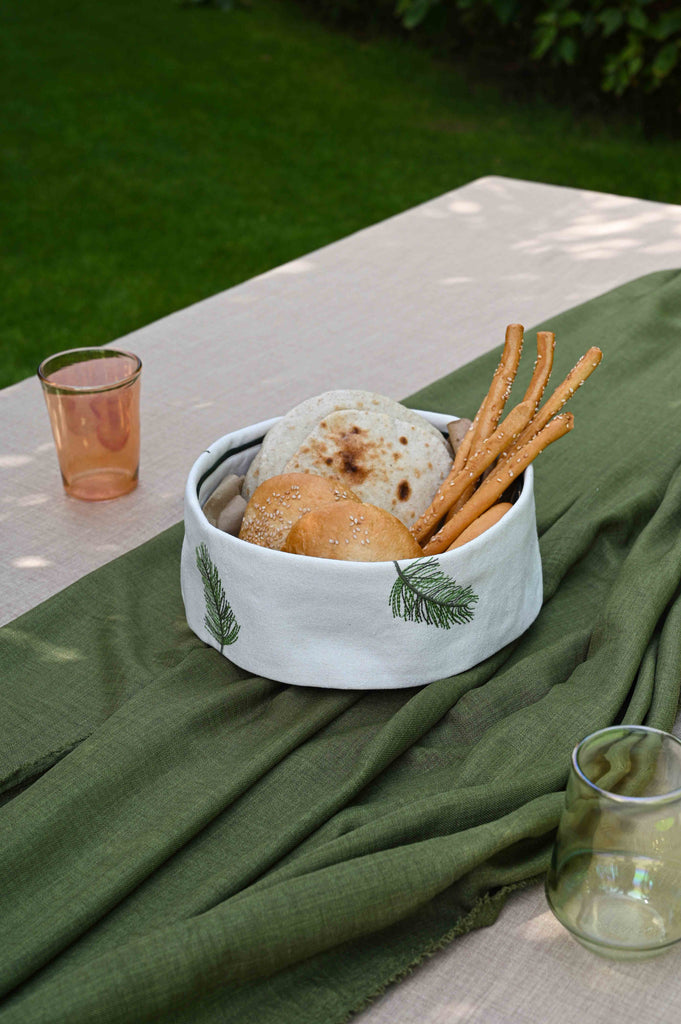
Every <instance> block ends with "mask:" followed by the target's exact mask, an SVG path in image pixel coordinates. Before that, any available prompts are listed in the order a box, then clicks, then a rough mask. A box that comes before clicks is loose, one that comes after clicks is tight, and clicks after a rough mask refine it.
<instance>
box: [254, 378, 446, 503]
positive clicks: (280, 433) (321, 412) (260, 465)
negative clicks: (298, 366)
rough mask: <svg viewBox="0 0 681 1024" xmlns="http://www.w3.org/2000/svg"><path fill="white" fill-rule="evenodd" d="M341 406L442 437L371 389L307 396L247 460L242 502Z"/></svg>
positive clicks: (420, 420)
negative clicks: (404, 422) (383, 417)
mask: <svg viewBox="0 0 681 1024" xmlns="http://www.w3.org/2000/svg"><path fill="white" fill-rule="evenodd" d="M342 409H362V410H367V411H371V412H377V413H383V414H384V415H386V416H391V417H392V418H393V419H399V420H403V421H406V422H407V423H414V424H416V425H417V426H421V427H423V429H424V430H426V431H427V432H428V433H429V434H430V435H432V436H434V437H437V438H438V439H440V440H441V439H442V435H441V434H440V431H439V430H438V429H437V427H434V426H433V425H432V423H429V422H428V420H426V419H424V418H423V416H421V415H420V414H419V413H417V412H413V411H412V410H411V409H407V407H406V406H404V405H400V403H399V402H395V401H393V399H392V398H387V397H386V396H385V395H378V394H376V393H375V392H373V391H353V390H348V389H345V390H338V391H324V392H323V393H322V394H321V395H315V396H313V397H312V398H307V399H306V400H305V401H304V402H301V403H300V404H299V405H296V406H294V408H293V409H291V411H290V412H288V413H287V414H286V415H285V416H283V417H282V418H281V419H280V420H279V422H278V423H275V425H274V426H273V427H272V428H271V429H270V430H268V432H267V435H266V437H265V440H264V441H263V444H262V447H261V448H260V451H259V452H258V453H257V455H256V456H255V458H254V459H253V462H252V463H251V465H250V467H249V469H248V472H247V473H246V479H245V480H244V485H243V488H242V491H241V493H242V494H243V496H244V498H245V499H246V501H249V500H250V499H251V497H252V496H253V492H254V491H255V489H256V487H257V486H258V485H259V484H261V483H262V482H263V480H268V479H269V477H271V476H277V475H278V474H279V473H283V472H284V467H285V465H286V463H287V462H288V460H289V459H290V458H291V456H292V455H293V453H294V452H295V451H297V450H298V448H299V447H300V445H301V444H302V443H303V441H304V440H305V438H306V437H307V436H308V435H309V434H310V433H311V432H312V431H313V430H314V428H315V427H316V426H317V424H318V423H319V421H320V420H322V419H323V418H324V417H325V416H327V415H328V414H329V413H331V412H338V411H340V410H342Z"/></svg>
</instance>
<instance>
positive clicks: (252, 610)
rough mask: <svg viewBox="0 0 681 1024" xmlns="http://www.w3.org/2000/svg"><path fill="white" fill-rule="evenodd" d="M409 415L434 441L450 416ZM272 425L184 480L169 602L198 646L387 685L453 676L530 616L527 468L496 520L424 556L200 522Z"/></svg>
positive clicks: (537, 576)
mask: <svg viewBox="0 0 681 1024" xmlns="http://www.w3.org/2000/svg"><path fill="white" fill-rule="evenodd" d="M421 415H423V416H424V417H425V418H426V419H428V420H429V421H430V422H431V423H433V424H434V425H435V426H436V427H438V428H439V429H441V430H442V432H443V433H445V434H446V430H447V423H449V422H451V420H452V419H453V418H454V417H452V416H443V415H440V414H437V413H430V412H422V413H421ZM277 419H278V418H275V419H271V420H267V421H264V422H262V423H256V424H254V425H252V426H249V427H245V428H244V429H243V430H237V431H235V432H234V433H232V434H227V435H226V436H225V437H222V438H220V440H218V441H216V442H215V443H214V444H212V445H211V446H210V448H209V449H208V450H207V451H205V452H204V453H203V454H202V455H201V456H200V457H199V458H198V459H197V460H196V462H195V463H194V465H193V467H192V469H191V472H190V473H189V477H188V480H187V486H186V491H185V511H184V524H185V536H184V542H183V546H182V568H181V583H182V597H183V600H184V605H185V611H186V615H187V622H188V623H189V626H190V628H191V629H192V630H193V631H194V633H196V635H197V636H199V637H200V638H201V640H203V641H205V643H207V644H210V645H211V646H212V647H215V648H216V649H217V650H219V651H220V652H221V653H222V654H224V655H225V657H227V658H229V659H230V661H232V662H234V664H236V665H238V666H240V667H241V668H244V669H246V670H248V671H249V672H252V673H254V674H255V675H260V676H265V677H267V678H270V679H274V680H277V681H279V682H282V683H293V684H297V685H301V686H319V687H336V688H342V689H356V690H370V689H392V688H396V687H406V686H420V685H423V684H425V683H430V682H433V681H434V680H436V679H441V678H443V677H446V676H450V675H454V674H456V673H458V672H463V671H465V670H466V669H468V668H471V667H472V666H473V665H476V664H478V663H479V662H481V661H483V660H484V659H485V658H488V657H490V656H491V655H492V654H494V653H496V651H498V650H500V649H501V648H502V647H504V646H505V645H506V644H508V643H510V641H512V640H515V639H516V638H517V637H518V636H520V634H521V633H523V632H524V631H525V630H526V629H527V628H528V626H529V625H530V624H531V623H532V622H533V621H534V619H535V618H536V617H537V615H538V614H539V610H540V608H541V603H542V571H541V559H540V554H539V543H538V539H537V529H536V521H535V507H534V492H533V471H532V466H529V467H528V468H527V469H526V470H525V474H524V477H523V483H522V490H521V493H520V495H519V496H518V498H517V500H516V501H515V503H514V505H513V507H512V508H511V509H510V510H509V511H508V512H507V513H506V515H505V516H504V517H503V518H502V519H501V520H500V521H499V522H498V523H497V524H496V525H494V526H492V527H491V528H490V529H489V530H487V531H486V532H485V533H484V534H482V535H481V536H480V537H478V538H476V539H475V540H472V541H469V543H468V544H465V545H463V546H462V547H460V548H458V549H456V550H454V551H449V552H445V553H444V554H442V555H437V556H435V557H434V558H418V559H410V560H404V561H401V562H345V561H335V560H332V559H325V558H309V557H306V556H304V555H292V554H288V553H286V552H282V551H273V550H270V549H268V548H263V547H259V546H258V545H255V544H249V543H248V542H246V541H243V540H239V539H238V538H237V537H233V536H231V535H230V534H227V533H223V532H222V531H221V530H218V529H217V528H215V527H214V526H211V524H210V523H209V522H208V520H207V519H206V517H205V515H204V514H203V512H202V506H203V505H204V504H205V502H206V500H207V499H208V498H209V496H210V495H211V493H212V492H213V490H214V489H215V488H216V487H217V485H218V484H219V483H220V481H221V480H222V479H224V477H225V476H226V475H227V474H231V473H233V474H237V475H239V476H241V475H243V474H244V473H245V472H246V470H247V468H248V466H249V464H250V462H251V460H252V458H253V457H254V455H255V453H256V451H257V450H258V448H259V446H260V444H261V442H262V438H263V437H264V435H265V433H266V431H267V430H268V429H269V428H270V427H271V426H273V425H274V423H276V422H277Z"/></svg>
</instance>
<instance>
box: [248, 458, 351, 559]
mask: <svg viewBox="0 0 681 1024" xmlns="http://www.w3.org/2000/svg"><path fill="white" fill-rule="evenodd" d="M341 499H343V500H344V501H349V502H354V503H357V502H359V498H358V497H356V495H354V494H353V493H352V491H349V490H348V488H347V487H344V486H343V484H341V483H339V482H338V481H336V480H333V479H331V478H330V477H322V476H317V475H315V474H314V473H281V474H280V475H278V476H272V477H270V478H269V480H264V481H263V483H261V484H260V485H259V487H257V488H256V490H255V491H254V493H253V496H252V498H251V500H250V501H249V502H248V504H247V505H246V510H245V512H244V518H243V520H242V523H241V529H240V531H239V537H240V538H241V540H247V541H249V543H251V544H259V545H260V546H261V547H264V548H275V549H277V550H281V547H282V545H283V543H284V541H285V540H286V538H287V536H288V533H289V530H290V529H291V527H292V526H293V524H294V523H295V522H296V520H298V519H300V517H301V516H304V515H305V514H306V513H308V512H311V511H312V510H313V509H317V508H320V507H321V506H322V505H328V504H329V503H330V502H334V501H340V500H341Z"/></svg>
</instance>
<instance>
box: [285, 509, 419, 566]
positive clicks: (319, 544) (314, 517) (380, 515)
mask: <svg viewBox="0 0 681 1024" xmlns="http://www.w3.org/2000/svg"><path fill="white" fill-rule="evenodd" d="M282 550H283V551H289V552H291V553H292V554H294V555H311V556H312V557H314V558H335V559H337V560H341V561H346V562H389V561H399V560H400V559H402V558H419V557H420V556H421V555H422V554H423V552H422V551H421V548H420V546H419V545H418V544H417V543H416V541H415V540H414V538H413V537H412V535H411V534H410V532H409V530H408V529H407V527H406V526H405V525H404V523H402V522H400V520H399V519H398V518H397V517H396V516H394V515H393V514H392V512H387V511H386V510H385V509H383V508H378V506H377V505H368V504H366V503H362V504H360V505H357V504H355V503H354V502H352V501H337V502H335V503H334V504H330V505H326V506H325V507H324V508H320V509H318V510H317V511H316V512H308V513H307V515H305V516H302V517H301V518H300V519H299V520H298V522H297V523H294V525H293V526H292V527H291V532H290V533H289V535H288V538H287V540H286V543H285V544H284V547H283V548H282Z"/></svg>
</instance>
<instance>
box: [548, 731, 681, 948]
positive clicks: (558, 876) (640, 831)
mask: <svg viewBox="0 0 681 1024" xmlns="http://www.w3.org/2000/svg"><path fill="white" fill-rule="evenodd" d="M546 895H547V899H548V902H549V906H550V907H551V909H552V910H553V913H554V914H555V915H556V917H557V918H558V920H559V921H560V922H561V924H563V925H564V926H565V927H566V928H567V929H568V931H570V932H571V933H572V935H573V936H574V937H575V938H576V939H577V940H578V941H579V942H581V943H582V945H583V946H586V948H587V949H590V950H591V951H592V952H594V953H599V954H601V955H603V956H608V957H613V958H617V959H623V960H624V959H642V958H644V957H649V956H653V955H655V954H657V953H662V952H664V951H665V950H666V949H669V948H670V947H671V946H673V945H674V944H675V943H677V942H679V941H680V940H681V741H679V740H678V739H676V737H675V736H672V735H670V734H669V733H665V732H660V731H659V730H657V729H650V728H647V727H645V726H633V725H622V726H613V727H611V728H608V729H602V730H601V731H599V732H596V733H593V735H591V736H587V738H586V739H584V740H582V742H581V743H580V744H579V745H578V746H577V747H576V748H575V750H574V751H573V755H572V766H571V770H570V776H569V780H568V786H567V793H566V800H565V809H564V811H563V815H562V818H561V821H560V825H559V828H558V834H557V837H556V842H555V846H554V850H553V857H552V860H551V866H550V868H549V872H548V875H547V880H546Z"/></svg>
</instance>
